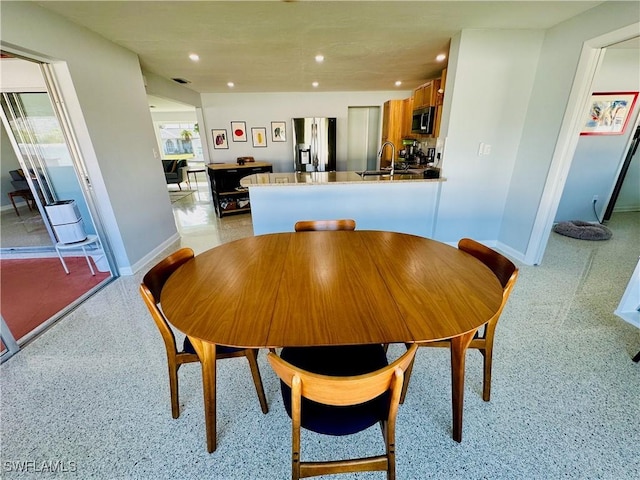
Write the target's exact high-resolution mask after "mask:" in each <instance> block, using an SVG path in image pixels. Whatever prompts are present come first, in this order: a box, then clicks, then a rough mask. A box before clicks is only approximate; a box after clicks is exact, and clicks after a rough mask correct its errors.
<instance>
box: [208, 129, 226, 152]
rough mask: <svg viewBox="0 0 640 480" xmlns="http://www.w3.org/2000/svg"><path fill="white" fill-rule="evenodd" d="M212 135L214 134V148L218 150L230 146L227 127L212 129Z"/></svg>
mask: <svg viewBox="0 0 640 480" xmlns="http://www.w3.org/2000/svg"><path fill="white" fill-rule="evenodd" d="M211 135H213V148H215V149H216V150H221V149H225V148H229V141H228V139H227V130H226V129H225V128H221V129H217V130H216V129H214V130H211Z"/></svg>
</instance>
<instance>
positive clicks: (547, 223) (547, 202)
mask: <svg viewBox="0 0 640 480" xmlns="http://www.w3.org/2000/svg"><path fill="white" fill-rule="evenodd" d="M639 27H640V23H634V24H632V25H629V26H627V27H624V28H621V29H619V30H615V31H613V32H609V33H607V34H604V35H601V36H599V37H596V38H592V39H590V40H587V41H585V42H584V45H583V49H582V54H581V56H580V61H579V63H578V66H577V69H576V74H575V77H574V82H573V86H572V90H571V95H570V97H569V104H568V106H567V108H566V111H565V115H564V120H563V123H562V125H561V128H560V133H559V136H558V141H557V143H556V146H555V150H554V153H553V158H552V161H551V165H550V167H549V171H548V173H547V180H546V183H545V186H544V189H543V192H542V197H541V200H540V208H539V209H538V213H537V215H536V218H535V221H534V225H533V230H532V232H531V236H530V239H529V244H528V246H527V249H526V252H525V256H524V259H523V261H524V263H526V264H529V265H539V264H540V263H541V261H542V257H543V255H544V252H545V249H546V246H547V242H548V240H549V237H550V234H551V229H552V226H553V223H554V220H555V217H556V213H557V211H558V206H559V203H560V200H561V197H562V194H563V191H564V188H565V184H566V178H567V176H568V173H569V170H570V168H571V164H572V159H573V155H574V153H575V150H576V146H577V144H578V132H580V131H581V128H582V126H583V121H584V114H585V113H586V111H587V109H586V107H587V105H588V99H589V98H590V96H591V87H592V83H593V79H594V77H595V75H596V73H597V71H598V68H599V66H600V64H601V62H602V59H603V56H604V53H605V51H606V49H607V48H608V47H610V46H612V45H614V44H617V43H621V42H626V41H628V40H632V39H635V38H637V32H638V28H639Z"/></svg>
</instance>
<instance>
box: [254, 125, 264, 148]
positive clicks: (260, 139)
mask: <svg viewBox="0 0 640 480" xmlns="http://www.w3.org/2000/svg"><path fill="white" fill-rule="evenodd" d="M251 138H253V146H254V147H266V146H267V129H266V128H264V127H254V128H252V129H251Z"/></svg>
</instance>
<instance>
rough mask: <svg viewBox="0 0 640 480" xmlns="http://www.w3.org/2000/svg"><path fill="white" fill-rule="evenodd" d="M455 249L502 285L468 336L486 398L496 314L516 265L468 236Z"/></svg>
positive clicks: (513, 280) (444, 342) (440, 343)
mask: <svg viewBox="0 0 640 480" xmlns="http://www.w3.org/2000/svg"><path fill="white" fill-rule="evenodd" d="M458 249H459V250H462V251H463V252H466V253H468V254H469V255H472V256H474V257H475V258H477V259H478V260H480V261H481V262H482V263H484V264H485V265H486V266H487V267H488V268H489V269H490V270H491V271H492V272H493V274H494V275H495V276H496V278H497V279H498V281H499V282H500V285H502V302H501V303H500V308H498V311H497V312H496V313H495V314H494V315H493V317H491V318H490V319H489V321H488V322H487V323H486V324H485V326H484V328H482V327H481V328H480V330H479V331H478V332H477V333H476V336H475V337H474V338H473V340H471V343H470V344H469V347H468V348H470V349H476V350H479V351H480V352H481V353H482V356H483V380H482V399H483V400H484V401H485V402H488V401H489V400H490V398H491V371H492V368H493V341H494V337H495V331H496V327H497V325H498V320H500V315H502V311H503V310H504V307H505V305H506V304H507V300H508V298H509V295H511V291H512V290H513V287H514V285H515V283H516V279H517V278H518V272H519V270H518V267H516V266H515V265H514V263H513V262H512V261H511V260H509V259H508V258H507V257H505V256H504V255H502V254H500V253H498V252H496V251H495V250H493V249H491V248H489V247H486V246H485V245H483V244H481V243H479V242H476V241H475V240H472V239H470V238H463V239H461V240H460V241H459V242H458ZM420 346H421V347H447V348H449V347H451V341H450V340H441V341H436V342H425V343H422V344H420ZM412 370H413V364H412V365H410V366H409V368H408V369H407V372H406V374H405V378H406V380H405V383H404V387H403V389H402V397H401V399H400V403H404V399H405V396H406V394H407V389H408V386H409V379H410V378H411V373H412Z"/></svg>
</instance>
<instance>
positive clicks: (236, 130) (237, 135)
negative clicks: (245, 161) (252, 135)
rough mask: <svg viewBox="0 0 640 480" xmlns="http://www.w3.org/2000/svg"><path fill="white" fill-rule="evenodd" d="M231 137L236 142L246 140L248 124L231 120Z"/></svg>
mask: <svg viewBox="0 0 640 480" xmlns="http://www.w3.org/2000/svg"><path fill="white" fill-rule="evenodd" d="M231 138H232V139H233V141H234V142H246V141H247V124H246V123H244V122H231Z"/></svg>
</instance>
